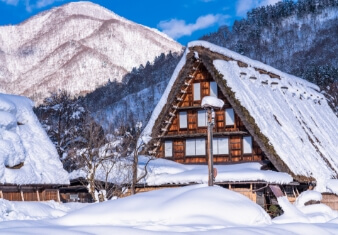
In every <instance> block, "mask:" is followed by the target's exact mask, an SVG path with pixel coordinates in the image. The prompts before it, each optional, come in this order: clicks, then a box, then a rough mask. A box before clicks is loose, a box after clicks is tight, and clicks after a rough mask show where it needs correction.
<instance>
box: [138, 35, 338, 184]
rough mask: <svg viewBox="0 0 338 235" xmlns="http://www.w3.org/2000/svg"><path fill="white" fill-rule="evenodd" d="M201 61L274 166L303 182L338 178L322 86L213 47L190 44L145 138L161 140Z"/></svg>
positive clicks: (335, 140)
mask: <svg viewBox="0 0 338 235" xmlns="http://www.w3.org/2000/svg"><path fill="white" fill-rule="evenodd" d="M196 60H200V61H201V62H202V63H203V65H204V66H205V67H206V68H207V69H208V72H209V73H210V74H211V75H212V77H213V78H214V80H215V81H216V82H217V84H218V86H219V87H220V89H221V91H222V92H223V94H224V95H225V96H226V98H227V99H228V101H229V102H230V104H231V105H232V106H233V108H234V110H235V112H236V113H237V114H238V116H239V117H240V118H241V120H242V121H243V123H244V124H245V126H246V127H247V129H248V131H249V132H250V134H251V135H252V136H253V137H254V139H255V141H256V142H257V143H258V145H259V146H260V147H261V149H262V150H263V151H264V152H265V154H266V155H267V157H268V158H269V159H270V161H271V162H272V163H273V164H274V166H275V167H276V168H277V169H278V170H279V171H283V172H287V173H289V174H291V175H292V176H293V177H294V178H295V179H297V180H299V181H309V180H316V181H317V183H323V184H324V185H325V182H326V181H327V180H328V179H330V178H337V176H338V156H337V155H338V145H337V144H338V134H337V133H338V120H337V117H336V115H335V114H334V113H333V111H332V110H331V108H330V107H329V106H328V104H327V102H326V100H325V97H324V96H323V95H322V94H321V93H320V92H319V88H318V86H316V85H315V84H312V83H310V82H308V81H306V80H303V79H301V78H298V77H295V76H292V75H290V74H286V73H283V72H281V71H279V70H277V69H275V68H273V67H271V66H268V65H265V64H263V63H261V62H258V61H255V60H251V59H249V58H247V57H245V56H242V55H240V54H237V53H235V52H232V51H230V50H228V49H226V48H222V47H218V46H216V45H213V44H211V43H208V42H203V41H195V42H191V43H189V44H188V47H187V49H186V51H185V53H184V56H183V58H182V59H181V61H180V63H179V64H178V66H177V68H176V69H175V72H174V74H173V76H172V78H171V79H170V81H169V84H168V87H167V89H166V90H165V92H164V94H163V96H162V98H161V100H160V102H159V103H158V105H157V106H156V107H155V109H154V111H153V113H152V116H151V118H150V121H149V123H148V125H147V126H146V127H145V129H144V131H143V135H149V136H151V137H152V138H153V139H155V138H156V137H157V136H158V131H159V130H158V129H159V128H158V126H159V123H160V122H162V121H163V119H164V113H166V112H167V111H168V109H169V105H168V103H170V101H171V100H172V99H173V97H174V96H175V92H176V90H177V88H176V87H180V84H183V82H184V79H185V78H186V77H187V74H188V71H189V69H190V68H191V66H192V64H193V62H194V61H196Z"/></svg>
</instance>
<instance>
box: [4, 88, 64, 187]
mask: <svg viewBox="0 0 338 235" xmlns="http://www.w3.org/2000/svg"><path fill="white" fill-rule="evenodd" d="M32 108H33V102H32V101H31V100H29V99H27V98H26V97H22V96H16V95H6V94H1V93H0V184H20V185H25V184H68V183H69V180H68V174H67V172H66V171H65V170H64V169H63V166H62V163H61V162H60V160H59V156H58V154H57V151H56V149H55V147H54V145H53V143H52V142H51V141H50V139H49V138H48V136H47V134H46V132H45V131H44V130H43V128H42V127H41V125H40V123H39V121H38V119H37V117H36V116H35V114H34V112H33V110H32Z"/></svg>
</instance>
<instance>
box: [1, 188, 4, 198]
mask: <svg viewBox="0 0 338 235" xmlns="http://www.w3.org/2000/svg"><path fill="white" fill-rule="evenodd" d="M0 198H4V194H3V193H2V190H0Z"/></svg>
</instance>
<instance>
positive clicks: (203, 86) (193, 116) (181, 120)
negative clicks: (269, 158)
mask: <svg viewBox="0 0 338 235" xmlns="http://www.w3.org/2000/svg"><path fill="white" fill-rule="evenodd" d="M190 74H191V76H190V78H189V79H188V80H187V81H185V83H184V84H183V85H182V87H181V89H178V90H179V92H178V93H179V94H177V96H176V99H175V101H174V103H173V104H172V106H173V107H175V112H169V113H168V114H167V116H168V117H167V119H166V123H167V128H166V129H165V130H163V131H165V134H164V135H162V136H161V137H160V140H161V141H160V145H159V148H157V151H156V153H155V154H156V156H157V157H161V158H162V157H165V158H167V159H172V160H174V161H176V162H180V163H207V158H206V136H207V126H206V125H201V124H200V123H199V121H200V122H201V121H202V118H203V117H202V116H203V112H204V109H203V108H201V101H202V99H203V97H204V96H209V95H211V94H210V92H211V90H214V89H215V86H217V85H216V83H215V81H214V80H213V78H212V76H211V75H210V73H209V72H208V71H207V69H206V68H205V67H204V65H203V64H202V63H195V64H194V66H192V69H191V71H190ZM211 87H212V88H211ZM198 88H199V89H198ZM195 93H198V94H197V95H196V94H195ZM217 97H218V98H219V99H222V100H223V101H224V103H225V105H224V107H223V109H222V110H216V111H215V126H214V135H213V136H214V141H216V142H214V145H217V147H214V148H217V149H220V151H219V153H218V152H217V151H216V152H215V151H214V162H215V163H231V162H236V163H237V162H247V161H261V160H265V159H266V157H265V155H264V154H263V152H262V150H261V149H260V148H259V146H258V145H257V143H256V142H255V141H254V140H253V138H252V137H251V136H250V134H249V133H248V131H247V129H246V128H245V126H244V124H243V123H242V121H241V120H240V118H239V117H238V116H237V114H236V113H234V119H235V120H234V123H233V124H230V125H227V124H228V121H227V118H226V116H227V115H226V110H231V109H232V107H231V105H230V103H229V102H228V100H227V99H226V98H225V96H224V95H223V94H222V92H221V90H220V89H219V87H218V86H217ZM232 111H233V109H232ZM233 112H234V111H233ZM199 117H200V118H201V120H199ZM250 137H251V141H252V144H251V150H250V151H249V150H248V149H247V147H246V152H247V153H244V146H243V145H244V144H243V143H244V139H245V140H247V139H248V138H249V139H250ZM203 140H204V141H203ZM217 141H219V142H217ZM215 143H216V144H215ZM217 143H219V144H217ZM203 145H204V146H203ZM225 145H227V146H225ZM191 146H195V149H191ZM203 149H204V150H205V151H203ZM194 151H195V153H194Z"/></svg>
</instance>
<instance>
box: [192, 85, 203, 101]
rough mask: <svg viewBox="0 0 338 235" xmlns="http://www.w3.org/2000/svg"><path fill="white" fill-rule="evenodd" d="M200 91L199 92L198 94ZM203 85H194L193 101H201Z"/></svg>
mask: <svg viewBox="0 0 338 235" xmlns="http://www.w3.org/2000/svg"><path fill="white" fill-rule="evenodd" d="M197 90H198V92H196V91H197ZM201 98H202V95H201V83H200V82H195V83H193V101H199V100H201Z"/></svg>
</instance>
